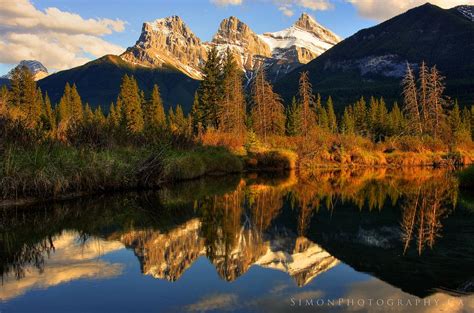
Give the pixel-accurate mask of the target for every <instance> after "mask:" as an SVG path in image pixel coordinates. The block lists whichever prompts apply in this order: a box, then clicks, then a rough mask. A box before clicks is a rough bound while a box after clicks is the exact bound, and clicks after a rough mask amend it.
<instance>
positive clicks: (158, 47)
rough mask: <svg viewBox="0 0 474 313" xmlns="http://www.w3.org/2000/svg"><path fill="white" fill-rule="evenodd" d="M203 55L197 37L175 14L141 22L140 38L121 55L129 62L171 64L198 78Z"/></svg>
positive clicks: (202, 49)
mask: <svg viewBox="0 0 474 313" xmlns="http://www.w3.org/2000/svg"><path fill="white" fill-rule="evenodd" d="M205 57H206V49H205V48H204V46H203V44H202V42H201V40H200V39H199V38H198V37H197V36H196V35H194V33H193V32H192V31H191V30H190V29H189V28H188V27H187V26H186V24H185V23H184V22H183V21H182V20H181V18H180V17H179V16H172V17H167V18H164V19H158V20H156V21H153V22H146V23H143V27H142V33H141V35H140V38H139V39H138V41H137V42H136V43H135V45H134V46H133V47H130V48H128V49H127V51H125V52H124V53H123V54H122V55H121V58H122V59H123V60H125V61H128V62H131V63H133V64H139V65H143V66H147V67H152V68H160V67H167V66H172V67H175V68H177V69H179V70H180V71H182V72H183V73H185V74H186V75H188V76H190V77H192V78H195V79H199V78H201V77H202V75H201V71H200V67H201V66H202V65H203V61H204V59H205Z"/></svg>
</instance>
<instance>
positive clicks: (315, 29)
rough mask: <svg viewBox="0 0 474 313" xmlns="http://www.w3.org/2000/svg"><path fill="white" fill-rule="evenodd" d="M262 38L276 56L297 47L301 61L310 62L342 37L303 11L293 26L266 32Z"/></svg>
mask: <svg viewBox="0 0 474 313" xmlns="http://www.w3.org/2000/svg"><path fill="white" fill-rule="evenodd" d="M261 38H262V39H263V40H264V41H265V42H266V43H267V44H268V45H269V46H270V48H271V50H272V52H273V55H274V57H278V56H279V55H281V54H282V53H284V52H285V51H284V50H287V49H291V48H293V49H296V50H302V51H297V52H298V54H301V55H300V56H299V61H300V62H301V63H308V62H309V61H311V60H312V59H314V58H315V57H317V56H319V55H320V54H322V53H323V52H325V51H326V50H328V49H330V48H331V47H332V46H334V45H336V44H337V43H338V42H339V41H341V39H340V38H339V37H338V36H337V35H335V34H334V33H332V32H331V31H330V30H328V29H326V28H325V27H323V26H322V25H320V24H319V23H318V22H316V20H315V19H314V18H312V17H311V16H310V15H308V14H306V13H303V14H302V15H301V16H300V18H299V19H298V20H297V21H296V23H295V24H293V25H292V26H291V27H289V28H287V29H284V30H281V31H278V32H273V33H264V34H263V35H261Z"/></svg>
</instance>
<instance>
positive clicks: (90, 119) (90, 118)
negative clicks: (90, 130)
mask: <svg viewBox="0 0 474 313" xmlns="http://www.w3.org/2000/svg"><path fill="white" fill-rule="evenodd" d="M84 122H86V123H89V124H92V123H94V122H95V121H94V112H92V109H91V107H90V105H89V103H86V107H85V108H84Z"/></svg>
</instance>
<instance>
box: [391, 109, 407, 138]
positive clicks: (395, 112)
mask: <svg viewBox="0 0 474 313" xmlns="http://www.w3.org/2000/svg"><path fill="white" fill-rule="evenodd" d="M388 120H389V122H388V124H389V125H388V127H389V132H390V135H392V136H401V135H403V133H404V131H405V128H406V124H405V119H404V117H403V113H402V111H401V110H400V107H399V106H398V103H397V102H395V103H394V104H393V107H392V110H391V111H390V114H389V117H388Z"/></svg>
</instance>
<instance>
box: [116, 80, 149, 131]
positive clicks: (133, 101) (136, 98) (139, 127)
mask: <svg viewBox="0 0 474 313" xmlns="http://www.w3.org/2000/svg"><path fill="white" fill-rule="evenodd" d="M118 103H121V106H122V112H123V120H124V124H125V129H126V131H127V133H129V134H138V133H141V132H142V131H143V128H144V126H145V125H144V124H145V123H144V120H143V111H142V97H141V95H140V90H139V89H138V85H137V81H136V80H135V79H134V78H133V76H132V77H129V76H128V75H125V76H124V77H123V79H122V85H121V86H120V93H119V96H118V99H117V105H118Z"/></svg>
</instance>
